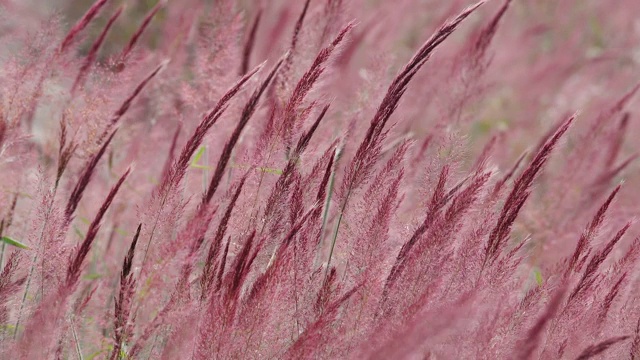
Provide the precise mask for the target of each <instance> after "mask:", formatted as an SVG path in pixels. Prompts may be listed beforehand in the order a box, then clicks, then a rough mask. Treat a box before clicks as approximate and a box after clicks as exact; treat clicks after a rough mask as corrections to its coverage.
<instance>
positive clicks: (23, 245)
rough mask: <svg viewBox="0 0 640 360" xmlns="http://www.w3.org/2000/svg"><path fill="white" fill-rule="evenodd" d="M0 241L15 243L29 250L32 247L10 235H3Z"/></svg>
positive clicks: (14, 244) (16, 245)
mask: <svg viewBox="0 0 640 360" xmlns="http://www.w3.org/2000/svg"><path fill="white" fill-rule="evenodd" d="M0 241H2V242H4V243H6V244H9V245H13V246H15V247H19V248H21V249H27V250H31V248H30V247H28V246H27V245H25V244H23V243H21V242H19V241H17V240H13V239H12V238H10V237H8V236H3V237H2V238H0Z"/></svg>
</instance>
